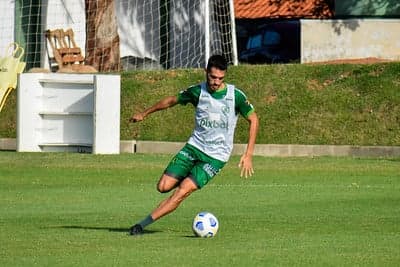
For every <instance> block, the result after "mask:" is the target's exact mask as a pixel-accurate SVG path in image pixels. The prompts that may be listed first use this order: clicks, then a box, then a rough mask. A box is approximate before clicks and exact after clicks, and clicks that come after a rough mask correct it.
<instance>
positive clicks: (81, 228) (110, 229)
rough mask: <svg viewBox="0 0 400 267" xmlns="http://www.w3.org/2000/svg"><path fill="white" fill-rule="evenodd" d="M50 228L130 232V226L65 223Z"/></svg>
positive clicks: (150, 232) (152, 231) (147, 232)
mask: <svg viewBox="0 0 400 267" xmlns="http://www.w3.org/2000/svg"><path fill="white" fill-rule="evenodd" d="M50 228H63V229H78V230H96V231H97V230H99V231H108V232H119V233H127V234H128V232H129V228H117V227H98V226H80V225H63V226H55V227H50ZM158 232H160V231H154V230H146V229H145V230H144V231H143V234H145V235H147V234H154V233H158Z"/></svg>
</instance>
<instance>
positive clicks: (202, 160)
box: [164, 144, 225, 189]
mask: <svg viewBox="0 0 400 267" xmlns="http://www.w3.org/2000/svg"><path fill="white" fill-rule="evenodd" d="M224 166H225V162H223V161H220V160H217V159H214V158H212V157H209V156H207V155H206V154H204V153H203V152H201V151H200V150H198V149H197V148H195V147H194V146H192V145H189V144H186V145H185V146H184V147H183V148H182V149H181V150H180V151H179V152H178V154H176V155H175V156H174V157H173V158H172V160H171V161H170V163H169V164H168V166H167V168H166V169H165V171H164V173H165V174H167V175H169V176H172V177H174V178H176V179H178V180H179V181H182V180H183V179H185V178H186V177H189V178H190V179H192V180H193V182H194V183H195V184H196V185H197V187H198V188H199V189H200V188H202V187H203V186H205V185H206V184H207V183H208V182H209V181H210V180H211V179H212V178H213V177H214V176H215V175H216V174H217V173H218V172H219V171H220V170H221V169H222V168H223V167H224Z"/></svg>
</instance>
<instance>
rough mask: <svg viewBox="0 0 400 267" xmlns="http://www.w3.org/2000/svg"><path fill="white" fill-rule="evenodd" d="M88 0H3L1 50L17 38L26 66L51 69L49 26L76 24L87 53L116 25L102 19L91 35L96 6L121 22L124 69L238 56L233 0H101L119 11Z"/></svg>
mask: <svg viewBox="0 0 400 267" xmlns="http://www.w3.org/2000/svg"><path fill="white" fill-rule="evenodd" d="M87 1H90V0H68V1H67V0H36V1H32V0H21V1H13V0H2V1H0V12H1V14H3V15H2V16H1V17H0V37H1V38H0V53H4V52H3V51H5V50H6V48H7V46H8V45H9V43H11V42H14V41H15V42H18V43H19V44H20V45H21V46H23V47H24V48H25V59H24V60H25V61H26V62H27V68H26V71H29V69H30V68H33V67H36V68H47V69H48V68H49V62H48V61H49V60H48V56H49V54H51V53H52V51H51V49H49V48H48V44H47V43H46V39H45V36H44V32H45V31H46V30H48V29H50V30H53V29H68V28H71V29H72V30H73V32H74V34H75V41H76V43H77V45H78V46H79V47H80V48H81V49H82V52H83V54H84V55H85V53H86V54H87V51H88V47H89V46H88V43H90V44H91V45H94V46H99V47H100V46H101V45H102V40H106V39H110V38H111V37H112V36H111V34H113V25H102V26H100V27H98V28H96V32H95V33H94V35H95V36H96V38H97V39H96V41H95V42H94V41H90V40H87V39H88V36H89V35H88V24H87V19H86V18H87V14H90V12H96V14H100V15H102V16H103V17H104V18H107V19H110V21H115V22H116V23H115V25H116V27H115V28H116V29H117V35H118V37H119V38H118V42H119V45H118V49H119V53H118V54H119V56H120V60H121V61H120V64H121V65H120V66H121V70H124V69H125V70H126V69H170V68H199V67H204V66H205V62H206V59H207V58H208V56H209V55H211V54H216V53H219V54H223V55H224V56H225V57H226V58H227V59H228V61H229V63H231V64H237V62H238V61H237V51H236V37H235V36H236V33H235V19H234V6H233V0H146V1H144V0H102V1H98V2H107V5H109V7H110V8H112V9H113V10H112V11H113V12H110V10H109V9H104V10H100V11H99V10H86V8H85V7H88V6H90V5H88V4H87ZM110 3H111V4H110ZM91 6H93V5H91ZM96 8H97V7H96ZM110 16H112V18H110ZM111 24H112V23H111ZM89 30H90V29H89ZM89 48H90V47H89Z"/></svg>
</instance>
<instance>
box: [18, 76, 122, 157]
mask: <svg viewBox="0 0 400 267" xmlns="http://www.w3.org/2000/svg"><path fill="white" fill-rule="evenodd" d="M17 97H18V98H17V104H18V107H17V110H18V111H17V112H18V114H17V151H20V152H23V151H25V152H42V151H43V152H87V153H94V154H118V153H119V142H120V140H119V137H120V76H119V75H102V74H61V73H24V74H21V75H20V76H19V87H18V96H17Z"/></svg>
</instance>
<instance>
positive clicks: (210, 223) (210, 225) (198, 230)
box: [192, 211, 219, 237]
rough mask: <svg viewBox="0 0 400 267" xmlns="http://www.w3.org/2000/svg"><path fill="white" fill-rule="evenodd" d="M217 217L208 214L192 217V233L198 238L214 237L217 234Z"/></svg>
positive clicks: (202, 213) (203, 213)
mask: <svg viewBox="0 0 400 267" xmlns="http://www.w3.org/2000/svg"><path fill="white" fill-rule="evenodd" d="M218 227H219V223H218V220H217V217H215V216H214V215H213V214H212V213H210V212H206V211H203V212H200V213H198V214H197V215H196V217H194V220H193V227H192V228H193V232H194V234H195V235H197V236H199V237H214V236H215V235H216V234H217V232H218Z"/></svg>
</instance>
